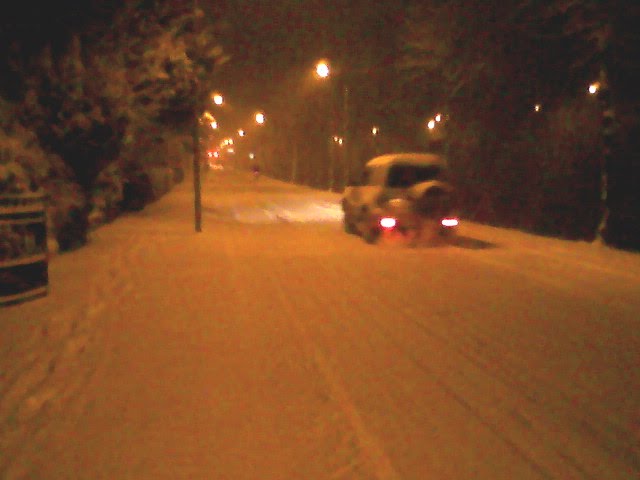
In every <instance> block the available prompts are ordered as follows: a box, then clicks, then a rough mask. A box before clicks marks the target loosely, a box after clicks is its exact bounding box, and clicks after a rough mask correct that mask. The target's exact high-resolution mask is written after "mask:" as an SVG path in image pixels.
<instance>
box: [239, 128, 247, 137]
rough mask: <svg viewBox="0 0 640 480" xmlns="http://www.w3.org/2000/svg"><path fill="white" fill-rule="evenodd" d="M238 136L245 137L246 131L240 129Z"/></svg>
mask: <svg viewBox="0 0 640 480" xmlns="http://www.w3.org/2000/svg"><path fill="white" fill-rule="evenodd" d="M238 135H239V136H241V137H244V136H245V135H246V134H245V131H244V130H243V129H239V130H238Z"/></svg>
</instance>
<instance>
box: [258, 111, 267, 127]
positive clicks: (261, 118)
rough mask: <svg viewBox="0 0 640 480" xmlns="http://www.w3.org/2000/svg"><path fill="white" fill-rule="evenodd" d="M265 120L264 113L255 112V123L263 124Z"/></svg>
mask: <svg viewBox="0 0 640 480" xmlns="http://www.w3.org/2000/svg"><path fill="white" fill-rule="evenodd" d="M264 122H265V118H264V113H262V112H257V113H256V123H257V124H258V125H263V124H264Z"/></svg>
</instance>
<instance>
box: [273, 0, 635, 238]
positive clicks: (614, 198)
mask: <svg viewBox="0 0 640 480" xmlns="http://www.w3.org/2000/svg"><path fill="white" fill-rule="evenodd" d="M388 3H392V2H388ZM337 5H338V7H340V5H342V3H341V2H337ZM338 7H336V8H337V9H338V10H339V8H338ZM350 12H351V15H350V16H349V17H348V18H349V19H350V20H349V25H346V26H344V25H343V27H342V28H338V27H336V28H335V29H333V30H330V31H329V32H328V33H325V34H324V37H333V40H336V39H338V40H340V41H329V42H328V43H327V44H326V46H327V48H326V50H322V47H323V46H324V45H325V44H323V43H322V42H320V44H319V45H318V48H319V51H326V52H327V54H326V56H327V57H328V58H330V59H331V60H333V62H334V64H335V66H336V67H337V68H338V70H339V72H338V75H336V77H334V78H333V80H332V82H333V84H332V86H329V85H322V86H321V85H318V84H317V83H316V84H309V83H308V81H307V83H306V84H305V86H304V87H302V86H301V85H302V82H301V78H303V77H304V76H305V75H307V74H308V72H309V71H310V69H311V68H312V66H313V65H312V59H309V60H307V61H306V63H305V62H302V61H301V62H300V63H299V64H298V67H297V70H292V71H291V76H290V78H289V81H288V82H285V83H284V84H283V88H282V90H281V94H280V95H277V96H276V97H277V98H278V99H279V100H278V102H277V103H276V105H274V108H275V111H276V113H277V114H278V115H279V118H278V120H279V121H280V124H281V125H282V126H283V127H282V129H281V130H279V131H278V132H275V133H274V138H273V148H274V149H275V150H276V151H275V152H274V161H273V163H272V168H273V169H274V173H275V174H277V175H279V176H281V177H283V178H292V177H294V176H295V178H296V180H297V181H301V182H303V183H307V184H310V185H314V186H318V187H323V188H327V187H328V186H329V185H337V188H338V189H339V188H340V187H341V186H342V185H344V183H345V181H346V180H347V179H346V176H347V172H354V171H356V170H357V169H358V168H359V167H360V166H361V165H362V163H363V162H364V161H365V160H366V159H367V158H369V157H370V156H372V155H373V154H375V153H381V152H385V151H400V150H433V149H438V150H443V151H444V152H445V153H446V154H447V156H448V157H449V160H450V163H451V166H452V170H453V172H454V173H455V175H456V176H457V179H456V181H457V184H458V191H459V193H460V200H461V207H462V210H463V214H464V215H465V216H466V217H467V218H470V219H475V220H478V221H482V222H488V223H493V224H498V225H504V226H511V227H516V228H523V229H526V230H529V231H533V232H538V233H544V234H549V235H558V236H563V237H567V238H577V239H586V240H593V239H599V240H604V241H606V242H607V243H609V244H612V245H617V246H624V247H629V248H638V247H639V246H640V230H639V227H638V225H640V193H638V192H640V189H639V188H638V185H639V183H638V180H639V171H640V160H639V158H638V155H639V153H638V151H639V149H638V139H639V138H640V128H639V123H638V118H639V112H638V105H639V100H638V93H637V88H636V87H635V86H636V85H637V84H638V81H639V80H640V73H639V71H638V68H639V67H638V59H639V58H640V51H639V50H640V41H639V39H638V34H637V33H636V30H637V29H636V27H635V26H636V25H637V23H638V20H640V4H637V2H633V1H623V0H611V1H596V0H553V1H552V0H547V1H537V0H535V1H534V0H518V1H515V0H514V1H510V2H486V1H481V0H447V1H444V0H429V1H424V0H422V1H406V2H401V3H399V4H398V3H394V5H393V6H391V5H388V6H386V7H385V8H379V9H370V10H367V8H366V5H364V4H361V3H360V2H352V3H351V4H350ZM356 19H357V20H356ZM325 40H326V38H325ZM591 83H597V85H598V91H597V92H596V93H595V94H593V95H592V94H589V92H588V90H587V88H588V86H589V85H590V84H591ZM344 85H347V86H349V106H348V107H349V108H348V110H347V111H346V113H345V109H344V108H343V104H342V100H341V98H340V91H341V88H342V86H344ZM327 90H329V91H327ZM438 112H440V113H442V114H443V115H444V117H443V118H444V121H443V122H441V123H439V124H438V125H437V127H436V128H435V129H434V130H433V131H429V130H428V129H427V128H426V127H425V124H426V122H427V120H428V119H429V118H433V116H434V115H435V114H436V113H438ZM345 115H346V116H347V117H348V118H347V124H348V126H349V129H348V130H349V131H348V134H349V136H350V142H348V144H347V145H345V146H343V147H342V148H341V149H340V150H339V152H338V155H337V156H336V157H334V158H333V159H332V157H331V155H332V152H331V148H332V145H331V142H330V141H329V142H327V139H328V138H330V136H331V135H334V134H335V133H338V134H340V135H343V134H344V133H345V132H343V130H344V128H342V127H341V125H343V124H344V122H343V120H342V119H343V118H344V116H345ZM373 125H377V126H379V127H380V135H379V136H378V137H377V138H373V137H372V135H371V127H372V126H373ZM283 159H285V160H283ZM288 159H295V161H291V162H289V161H288ZM332 175H333V176H334V177H335V178H333V179H330V178H329V177H330V176H332Z"/></svg>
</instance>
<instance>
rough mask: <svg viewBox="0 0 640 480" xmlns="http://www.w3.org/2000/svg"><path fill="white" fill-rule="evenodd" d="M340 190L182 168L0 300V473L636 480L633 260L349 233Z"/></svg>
mask: <svg viewBox="0 0 640 480" xmlns="http://www.w3.org/2000/svg"><path fill="white" fill-rule="evenodd" d="M339 199H340V196H339V194H334V193H330V192H322V191H315V190H311V189H308V188H303V187H298V186H293V185H288V184H285V183H282V182H278V181H275V180H271V179H268V178H264V177H263V178H260V179H259V180H258V181H254V180H253V179H251V178H250V177H249V175H248V174H243V173H239V172H231V171H222V172H218V171H210V172H208V173H207V175H206V176H205V177H204V179H203V197H202V203H203V232H202V233H199V234H196V233H195V232H194V228H193V193H192V184H191V183H190V181H185V182H183V183H182V184H181V185H178V186H177V187H176V188H175V189H174V190H173V191H172V192H170V193H169V194H168V195H166V196H165V197H164V198H162V199H161V200H159V201H158V202H157V203H155V204H153V205H150V206H148V207H146V209H145V210H144V211H142V212H139V213H135V214H129V215H126V216H124V217H121V218H119V219H117V220H116V221H115V222H114V223H112V224H109V225H106V226H104V227H101V228H100V229H98V230H96V231H95V232H93V233H92V235H91V241H90V243H89V244H88V245H87V246H86V247H84V248H82V249H80V250H78V251H75V252H71V253H67V254H63V255H56V256H53V257H52V259H51V261H50V263H49V273H50V292H49V295H48V296H47V297H44V298H42V299H39V300H35V301H32V302H27V303H24V304H21V305H16V306H11V307H8V308H4V309H0V478H2V479H3V480H17V479H47V480H51V479H183V478H184V479H186V478H189V479H214V480H244V479H247V480H249V479H251V480H254V479H255V480H271V479H278V480H280V479H282V480H288V479H292V480H293V479H309V480H322V479H327V480H328V479H375V480H382V479H385V480H386V479H402V480H410V479H415V480H422V479H429V480H439V479H455V480H461V479H491V480H496V479H518V480H527V479H563V480H564V479H594V480H604V479H632V478H640V368H638V367H639V366H640V255H637V254H633V253H628V252H620V251H615V250H612V249H609V248H606V247H602V246H597V245H591V244H587V243H584V242H570V241H562V240H556V239H549V238H542V237H537V236H533V235H528V234H524V233H521V232H517V231H512V230H505V229H498V228H493V227H488V226H482V225H476V224H470V223H464V219H463V223H462V226H461V231H460V237H459V238H458V239H457V240H456V241H455V242H454V244H452V245H438V246H433V247H428V246H419V247H416V248H410V247H408V246H405V245H401V244H396V243H385V242H383V243H382V244H380V245H368V244H366V243H365V242H363V241H362V239H361V238H359V237H357V236H353V235H347V234H346V233H344V232H343V230H342V224H341V218H342V213H341V210H340V207H339Z"/></svg>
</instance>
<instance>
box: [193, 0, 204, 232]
mask: <svg viewBox="0 0 640 480" xmlns="http://www.w3.org/2000/svg"><path fill="white" fill-rule="evenodd" d="M199 31H200V29H199V21H198V0H193V38H194V43H195V45H194V46H195V47H196V48H195V49H194V51H196V52H197V47H198V32H199ZM193 78H194V94H193V95H194V101H193V105H194V108H193V132H192V140H193V194H194V195H193V207H194V213H195V229H196V232H202V194H201V184H200V108H199V103H200V81H199V79H198V72H197V71H196V70H195V67H194V74H193Z"/></svg>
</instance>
